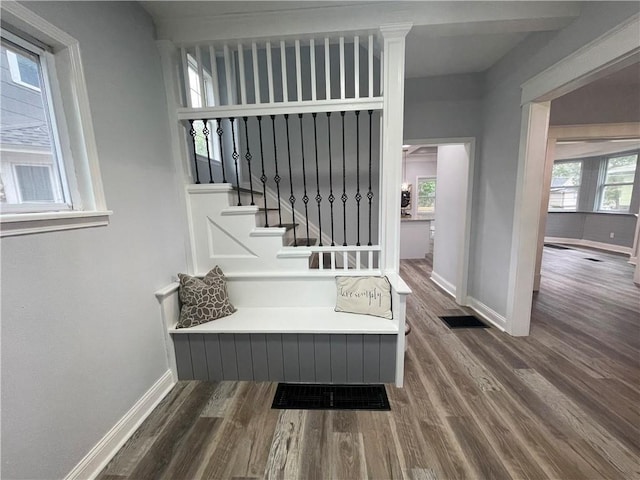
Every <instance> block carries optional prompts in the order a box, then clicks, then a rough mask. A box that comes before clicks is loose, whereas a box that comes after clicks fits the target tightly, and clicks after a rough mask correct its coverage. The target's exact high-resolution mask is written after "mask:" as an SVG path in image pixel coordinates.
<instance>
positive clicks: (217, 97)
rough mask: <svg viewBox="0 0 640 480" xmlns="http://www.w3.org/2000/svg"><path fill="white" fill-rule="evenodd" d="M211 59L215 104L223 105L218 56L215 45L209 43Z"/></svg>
mask: <svg viewBox="0 0 640 480" xmlns="http://www.w3.org/2000/svg"><path fill="white" fill-rule="evenodd" d="M209 59H210V61H211V77H212V80H213V97H214V98H213V104H214V105H221V104H222V100H221V99H220V84H219V83H218V59H217V57H216V49H215V47H214V46H213V45H209Z"/></svg>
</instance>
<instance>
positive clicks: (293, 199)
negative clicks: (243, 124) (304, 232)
mask: <svg viewBox="0 0 640 480" xmlns="http://www.w3.org/2000/svg"><path fill="white" fill-rule="evenodd" d="M284 122H285V123H286V126H287V156H288V157H289V188H290V191H291V194H290V195H289V203H290V204H291V223H292V224H293V246H294V247H297V246H298V239H297V238H296V209H295V203H296V197H295V196H294V195H293V174H292V173H291V145H290V143H289V114H288V113H286V114H285V115H284Z"/></svg>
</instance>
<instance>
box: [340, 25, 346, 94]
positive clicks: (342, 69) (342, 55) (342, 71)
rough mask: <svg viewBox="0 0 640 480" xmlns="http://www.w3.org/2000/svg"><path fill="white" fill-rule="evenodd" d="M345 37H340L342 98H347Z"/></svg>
mask: <svg viewBox="0 0 640 480" xmlns="http://www.w3.org/2000/svg"><path fill="white" fill-rule="evenodd" d="M344 70H345V65H344V37H340V98H342V99H344V98H345V71H344Z"/></svg>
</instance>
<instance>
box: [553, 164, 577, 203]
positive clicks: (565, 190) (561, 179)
mask: <svg viewBox="0 0 640 480" xmlns="http://www.w3.org/2000/svg"><path fill="white" fill-rule="evenodd" d="M581 178H582V161H572V162H556V163H554V165H553V172H552V174H551V192H550V194H549V210H569V211H571V210H573V211H575V210H577V208H578V193H579V190H580V182H581Z"/></svg>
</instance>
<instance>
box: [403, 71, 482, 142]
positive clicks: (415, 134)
mask: <svg viewBox="0 0 640 480" xmlns="http://www.w3.org/2000/svg"><path fill="white" fill-rule="evenodd" d="M404 88H405V91H404V95H405V97H404V138H405V140H410V139H413V140H419V139H435V138H453V137H476V138H478V137H480V135H481V133H482V96H483V82H482V75H481V74H464V75H443V76H436V77H425V78H408V79H406V80H405V82H404Z"/></svg>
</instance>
